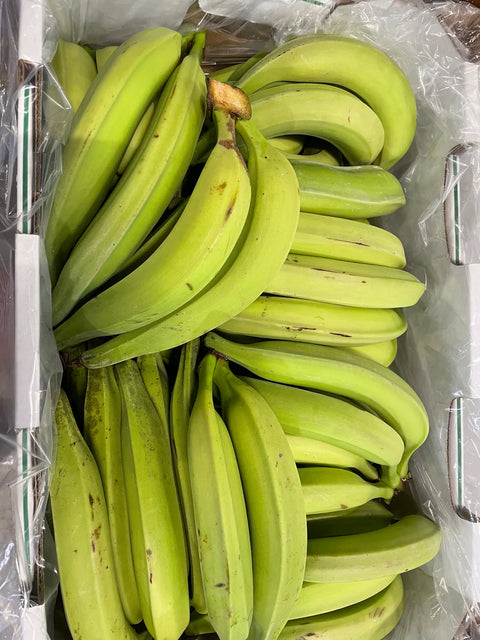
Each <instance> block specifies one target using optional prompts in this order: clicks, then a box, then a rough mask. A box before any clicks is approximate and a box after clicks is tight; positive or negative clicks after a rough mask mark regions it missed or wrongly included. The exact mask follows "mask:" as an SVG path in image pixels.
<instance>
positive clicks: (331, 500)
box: [298, 467, 393, 582]
mask: <svg viewBox="0 0 480 640" xmlns="http://www.w3.org/2000/svg"><path fill="white" fill-rule="evenodd" d="M298 474H299V476H300V480H301V483H302V490H303V497H304V499H305V510H306V513H307V515H309V514H312V513H331V512H332V511H340V510H342V509H352V508H353V507H358V506H360V505H361V504H365V503H366V502H368V501H369V500H374V499H375V498H383V499H385V500H390V499H391V498H392V497H393V489H392V488H391V487H388V486H387V485H385V484H383V483H382V482H378V483H376V484H375V483H372V482H367V481H366V480H363V479H362V478H361V477H360V476H359V475H357V474H356V473H354V472H353V471H348V470H347V469H331V468H329V467H301V468H300V469H299V470H298ZM346 582H347V581H346Z"/></svg>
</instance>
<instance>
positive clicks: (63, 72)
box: [52, 39, 97, 113]
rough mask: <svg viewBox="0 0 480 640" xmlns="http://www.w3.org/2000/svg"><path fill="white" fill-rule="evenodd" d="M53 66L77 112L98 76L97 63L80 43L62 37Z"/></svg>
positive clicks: (74, 110)
mask: <svg viewBox="0 0 480 640" xmlns="http://www.w3.org/2000/svg"><path fill="white" fill-rule="evenodd" d="M52 67H53V70H54V71H55V74H56V76H57V79H58V81H59V83H60V86H61V87H62V89H63V91H64V92H65V95H66V96H67V98H68V101H69V102H70V104H71V105H72V109H73V112H74V113H75V112H76V111H78V108H79V107H80V104H81V103H82V100H83V99H84V97H85V95H86V93H87V92H88V90H89V88H90V85H91V84H92V82H93V81H94V80H95V78H96V76H97V69H96V68H95V63H94V61H93V60H92V58H91V57H90V55H89V54H88V53H87V52H86V51H85V49H84V48H83V47H81V46H80V45H79V44H75V43H74V42H66V41H65V40H61V39H60V40H59V41H58V45H57V51H56V53H55V56H54V58H53V60H52Z"/></svg>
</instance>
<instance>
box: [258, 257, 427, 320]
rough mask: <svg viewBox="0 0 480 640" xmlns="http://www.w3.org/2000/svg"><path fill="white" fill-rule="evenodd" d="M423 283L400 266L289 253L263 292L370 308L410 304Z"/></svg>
mask: <svg viewBox="0 0 480 640" xmlns="http://www.w3.org/2000/svg"><path fill="white" fill-rule="evenodd" d="M424 291H425V285H424V284H423V282H421V281H420V280H418V278H416V277H415V276H414V275H413V274H411V273H409V272H408V271H403V270H402V269H394V268H392V267H380V266H378V265H371V264H362V263H360V262H348V261H346V260H332V259H330V258H319V257H317V256H302V255H296V254H293V253H291V254H290V255H289V256H288V258H287V259H286V261H285V263H284V265H283V266H282V268H281V269H280V271H279V272H278V273H277V275H276V276H275V277H274V278H273V279H272V280H271V282H270V284H269V285H268V287H267V288H266V293H274V294H276V295H281V296H290V297H294V298H303V299H305V300H317V301H319V302H328V303H330V304H339V305H347V306H351V307H369V308H373V309H394V308H397V307H410V306H412V305H414V304H416V303H417V302H418V300H419V299H420V298H421V296H422V295H423V292H424Z"/></svg>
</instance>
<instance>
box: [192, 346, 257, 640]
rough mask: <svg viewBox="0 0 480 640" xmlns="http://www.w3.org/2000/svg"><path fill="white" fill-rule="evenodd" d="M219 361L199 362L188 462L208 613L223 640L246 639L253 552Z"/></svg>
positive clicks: (210, 359)
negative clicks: (217, 393) (223, 407)
mask: <svg viewBox="0 0 480 640" xmlns="http://www.w3.org/2000/svg"><path fill="white" fill-rule="evenodd" d="M216 361H217V360H216V358H215V356H213V355H207V356H205V358H204V359H203V360H202V362H201V364H200V367H199V383H198V391H197V396H196V399H195V403H194V405H193V409H192V413H191V416H190V422H189V428H188V464H189V467H190V482H191V487H192V497H193V506H194V511H195V525H196V529H197V540H198V549H199V554H200V565H201V569H202V578H203V585H204V591H205V599H206V603H207V612H208V617H209V620H210V622H211V623H212V626H213V628H214V629H215V631H216V633H217V634H218V636H219V638H220V639H221V640H228V639H231V640H234V639H238V640H244V639H245V638H247V637H248V634H249V630H250V625H251V621H252V611H253V576H252V553H251V548H250V535H249V529H248V521H247V511H246V506H245V499H244V496H243V490H242V482H241V480H240V473H239V470H238V466H237V461H236V459H235V452H234V450H233V446H232V442H231V440H230V436H229V435H228V431H227V428H226V426H225V423H224V422H223V420H222V418H221V417H220V415H219V414H218V413H217V412H216V411H215V407H214V405H213V373H214V370H215V365H216Z"/></svg>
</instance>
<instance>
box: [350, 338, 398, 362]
mask: <svg viewBox="0 0 480 640" xmlns="http://www.w3.org/2000/svg"><path fill="white" fill-rule="evenodd" d="M344 348H345V349H347V351H351V352H352V353H357V354H358V355H360V356H363V357H364V358H370V360H373V361H374V362H378V364H383V366H384V367H389V366H390V365H391V364H392V362H393V361H394V360H395V356H396V355H397V348H398V344H397V340H396V339H394V340H388V341H386V342H377V343H376V344H367V345H364V346H361V347H344Z"/></svg>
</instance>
